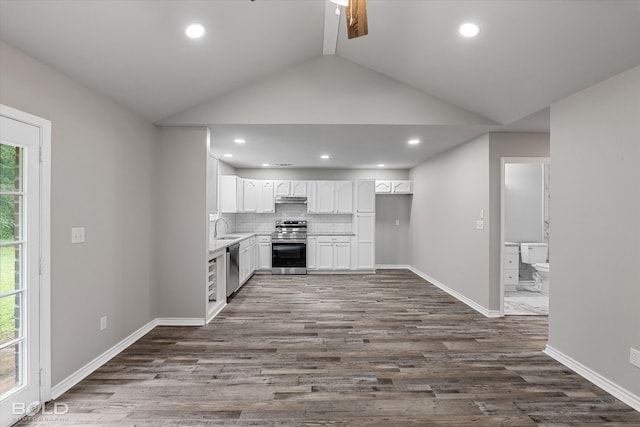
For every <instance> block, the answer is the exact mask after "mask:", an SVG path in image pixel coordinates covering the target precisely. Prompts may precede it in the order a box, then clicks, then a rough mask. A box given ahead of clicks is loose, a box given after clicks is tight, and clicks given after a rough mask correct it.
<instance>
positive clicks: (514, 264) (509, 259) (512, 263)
mask: <svg viewBox="0 0 640 427" xmlns="http://www.w3.org/2000/svg"><path fill="white" fill-rule="evenodd" d="M519 265H520V262H519V258H518V254H516V255H505V256H504V268H505V269H507V268H518V266H519Z"/></svg>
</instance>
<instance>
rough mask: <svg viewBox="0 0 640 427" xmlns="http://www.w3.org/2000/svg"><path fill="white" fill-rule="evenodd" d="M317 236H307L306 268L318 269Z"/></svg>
mask: <svg viewBox="0 0 640 427" xmlns="http://www.w3.org/2000/svg"><path fill="white" fill-rule="evenodd" d="M317 253H318V238H317V237H315V236H309V237H307V270H317V269H318V257H317Z"/></svg>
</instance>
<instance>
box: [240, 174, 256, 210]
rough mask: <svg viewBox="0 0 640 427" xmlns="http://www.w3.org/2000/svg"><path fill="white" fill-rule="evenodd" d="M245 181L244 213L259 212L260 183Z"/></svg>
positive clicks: (252, 180)
mask: <svg viewBox="0 0 640 427" xmlns="http://www.w3.org/2000/svg"><path fill="white" fill-rule="evenodd" d="M243 181H244V185H243V187H244V194H243V196H242V198H243V200H244V202H243V207H242V212H257V211H258V195H259V191H258V185H259V184H260V182H259V181H257V180H255V179H245V180H243Z"/></svg>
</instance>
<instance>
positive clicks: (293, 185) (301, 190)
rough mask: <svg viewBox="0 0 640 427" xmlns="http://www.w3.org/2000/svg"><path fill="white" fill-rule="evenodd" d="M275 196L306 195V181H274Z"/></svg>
mask: <svg viewBox="0 0 640 427" xmlns="http://www.w3.org/2000/svg"><path fill="white" fill-rule="evenodd" d="M274 186H275V195H276V197H277V196H298V197H301V196H307V194H308V192H307V181H288V180H287V181H283V180H278V181H274Z"/></svg>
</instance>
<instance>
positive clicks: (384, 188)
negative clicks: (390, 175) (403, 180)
mask: <svg viewBox="0 0 640 427" xmlns="http://www.w3.org/2000/svg"><path fill="white" fill-rule="evenodd" d="M376 193H391V181H376Z"/></svg>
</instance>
